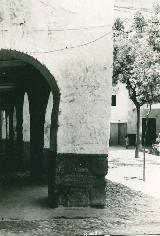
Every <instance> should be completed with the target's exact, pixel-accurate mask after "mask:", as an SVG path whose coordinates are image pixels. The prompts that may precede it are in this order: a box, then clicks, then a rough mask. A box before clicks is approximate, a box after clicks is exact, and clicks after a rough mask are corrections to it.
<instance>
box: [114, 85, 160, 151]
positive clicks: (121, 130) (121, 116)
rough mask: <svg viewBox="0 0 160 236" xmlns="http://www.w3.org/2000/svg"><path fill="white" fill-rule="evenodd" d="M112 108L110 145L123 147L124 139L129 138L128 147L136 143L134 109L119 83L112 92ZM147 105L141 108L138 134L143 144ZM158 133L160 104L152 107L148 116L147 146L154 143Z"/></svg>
mask: <svg viewBox="0 0 160 236" xmlns="http://www.w3.org/2000/svg"><path fill="white" fill-rule="evenodd" d="M111 103H112V108H111V123H110V145H121V146H124V145H125V137H126V135H128V137H129V145H135V143H136V123H137V119H136V118H137V114H136V107H135V106H134V104H133V102H132V101H131V100H130V99H129V96H128V91H127V89H126V87H125V85H124V84H121V83H119V84H118V85H117V86H116V87H113V90H112V101H111ZM147 110H148V108H147V105H144V106H143V107H141V119H140V120H141V123H140V134H141V142H142V144H143V143H144V134H145V130H146V125H145V124H146V114H147ZM159 132H160V104H154V105H152V111H151V113H150V115H149V121H148V133H147V140H146V143H147V145H151V144H152V143H154V142H155V139H156V136H157V135H158V133H159Z"/></svg>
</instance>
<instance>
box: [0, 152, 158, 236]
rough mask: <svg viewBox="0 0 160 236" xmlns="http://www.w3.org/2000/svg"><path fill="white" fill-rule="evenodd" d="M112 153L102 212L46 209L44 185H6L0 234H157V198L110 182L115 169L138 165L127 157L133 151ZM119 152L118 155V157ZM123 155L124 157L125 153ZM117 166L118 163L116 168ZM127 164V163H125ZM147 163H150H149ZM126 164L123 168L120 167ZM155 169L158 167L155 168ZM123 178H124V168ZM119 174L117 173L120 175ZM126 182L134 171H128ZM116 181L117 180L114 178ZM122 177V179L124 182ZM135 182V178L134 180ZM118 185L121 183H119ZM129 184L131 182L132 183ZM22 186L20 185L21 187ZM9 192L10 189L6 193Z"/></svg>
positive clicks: (1, 194)
mask: <svg viewBox="0 0 160 236" xmlns="http://www.w3.org/2000/svg"><path fill="white" fill-rule="evenodd" d="M114 151H115V150H111V152H110V159H109V164H110V170H109V174H108V177H107V178H108V179H107V180H106V184H107V186H106V206H105V208H104V209H93V208H58V209H49V208H48V206H47V202H46V197H47V186H46V185H41V186H32V185H30V184H27V183H26V185H25V186H24V182H23V181H22V182H20V183H19V185H17V184H16V187H15V186H14V184H15V183H14V182H12V183H10V181H8V182H7V186H6V185H5V187H4V188H3V189H2V188H1V190H2V191H1V192H0V220H1V221H0V235H7V236H8V235H11V236H12V235H24V236H28V235H29V236H30V235H31V236H32V235H49V236H51V235H64V236H65V235H85V234H86V235H87V234H88V235H89V234H90V235H91V234H94V235H100V234H104V235H105V234H144V233H146V234H153V233H154V234H158V233H160V198H159V197H157V196H156V197H155V196H151V195H149V194H145V193H143V192H141V191H137V190H135V189H134V188H132V186H130V187H127V186H125V185H124V183H123V184H121V183H118V181H117V182H113V181H111V180H110V179H113V176H114V175H113V173H112V171H113V172H114V171H115V169H117V170H118V169H119V168H121V167H122V166H123V167H124V168H127V166H130V168H135V165H132V160H133V162H134V163H133V164H136V163H137V162H138V163H139V164H140V165H138V164H137V166H139V167H140V168H141V160H140V159H139V160H137V161H135V160H134V159H132V158H130V157H129V159H130V161H129V160H128V159H125V158H126V156H128V154H129V156H130V155H132V151H128V152H127V153H126V152H125V150H121V151H120V152H119V151H118V152H117V151H116V153H118V154H117V155H121V154H123V158H120V156H119V158H118V159H117V161H116V160H114V159H116V155H115V154H114ZM120 153H121V154H120ZM124 153H125V154H124ZM148 158H150V159H148V161H147V164H148V168H149V165H150V164H151V166H152V164H153V163H154V164H153V165H154V166H155V163H157V161H158V160H157V161H156V158H155V157H153V159H151V158H152V157H151V156H149V157H148ZM116 163H119V164H118V165H117V164H116ZM126 163H127V164H126ZM149 163H150V164H149ZM123 164H126V165H123ZM156 166H157V165H156ZM122 173H123V176H122V177H123V178H124V177H127V176H126V174H127V172H125V169H124V170H123V172H122ZM119 174H120V172H119ZM119 174H118V175H119ZM129 174H130V175H129V177H128V180H126V178H125V181H126V182H127V181H130V179H131V180H133V179H132V175H133V177H134V176H135V174H136V172H134V174H133V172H132V171H131V173H130V172H129ZM114 178H115V179H114V180H116V177H114ZM123 178H121V179H123ZM135 180H136V181H137V179H135ZM139 181H140V179H139ZM119 182H121V181H119ZM131 182H132V181H131ZM22 183H23V184H22ZM6 189H9V190H6Z"/></svg>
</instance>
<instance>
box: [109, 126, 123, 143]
mask: <svg viewBox="0 0 160 236" xmlns="http://www.w3.org/2000/svg"><path fill="white" fill-rule="evenodd" d="M126 134H127V123H111V125H110V145H111V146H116V145H120V146H125V137H126Z"/></svg>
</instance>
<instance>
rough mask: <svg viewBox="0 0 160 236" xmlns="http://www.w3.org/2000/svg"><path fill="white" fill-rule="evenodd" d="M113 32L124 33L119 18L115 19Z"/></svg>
mask: <svg viewBox="0 0 160 236" xmlns="http://www.w3.org/2000/svg"><path fill="white" fill-rule="evenodd" d="M113 30H114V32H119V33H121V32H123V31H124V24H123V21H122V20H121V18H117V19H116V20H115V22H114V24H113Z"/></svg>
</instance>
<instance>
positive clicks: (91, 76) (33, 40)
mask: <svg viewBox="0 0 160 236" xmlns="http://www.w3.org/2000/svg"><path fill="white" fill-rule="evenodd" d="M112 5H113V3H112V1H111V0H108V1H106V0H101V2H99V0H94V1H92V0H78V1H74V0H65V1H62V0H59V1H56V0H52V1H51V0H44V1H40V0H37V1H34V0H20V1H17V0H1V1H0V49H8V50H10V49H11V50H16V51H19V52H23V53H25V54H28V55H30V56H32V57H33V58H35V59H37V60H38V61H39V62H41V63H42V64H43V65H45V66H46V67H47V68H48V70H49V71H50V72H51V74H52V75H53V76H54V78H55V80H56V82H57V84H58V87H59V89H60V93H61V98H60V110H59V118H58V120H59V128H58V137H57V143H58V147H57V148H58V152H59V153H82V154H83V153H94V154H96V153H99V154H105V153H107V152H108V134H109V117H110V97H111V75H112V68H111V67H112V30H111V29H112V15H113V14H112V7H113V6H112ZM92 26H93V27H92ZM97 26H98V27H97ZM100 26H101V27H100ZM84 44H85V45H84ZM80 45H83V46H80ZM49 83H50V85H51V86H52V81H49ZM51 106H52V105H51ZM49 110H50V109H49ZM26 138H27V139H28V137H26ZM51 148H52V147H51Z"/></svg>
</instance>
